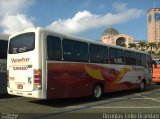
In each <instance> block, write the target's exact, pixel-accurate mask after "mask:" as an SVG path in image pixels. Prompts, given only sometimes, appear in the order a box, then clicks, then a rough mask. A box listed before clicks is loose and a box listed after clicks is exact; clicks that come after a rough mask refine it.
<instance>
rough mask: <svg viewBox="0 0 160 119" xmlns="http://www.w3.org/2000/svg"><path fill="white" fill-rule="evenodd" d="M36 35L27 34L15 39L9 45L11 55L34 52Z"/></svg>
mask: <svg viewBox="0 0 160 119" xmlns="http://www.w3.org/2000/svg"><path fill="white" fill-rule="evenodd" d="M34 47H35V33H25V34H21V35H18V36H16V37H13V38H12V39H10V43H9V54H17V53H23V52H28V51H32V50H34Z"/></svg>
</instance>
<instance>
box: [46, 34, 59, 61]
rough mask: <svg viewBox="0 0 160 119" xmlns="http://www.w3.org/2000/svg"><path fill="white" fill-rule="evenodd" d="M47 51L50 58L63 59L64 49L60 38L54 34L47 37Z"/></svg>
mask: <svg viewBox="0 0 160 119" xmlns="http://www.w3.org/2000/svg"><path fill="white" fill-rule="evenodd" d="M47 52H48V58H49V59H51V60H61V57H62V51H61V40H60V38H58V37H54V36H48V37H47Z"/></svg>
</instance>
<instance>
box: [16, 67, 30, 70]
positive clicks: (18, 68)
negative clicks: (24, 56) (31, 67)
mask: <svg viewBox="0 0 160 119" xmlns="http://www.w3.org/2000/svg"><path fill="white" fill-rule="evenodd" d="M27 69H28V66H22V67H13V70H27Z"/></svg>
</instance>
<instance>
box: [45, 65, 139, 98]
mask: <svg viewBox="0 0 160 119" xmlns="http://www.w3.org/2000/svg"><path fill="white" fill-rule="evenodd" d="M117 69H119V70H117ZM138 72H139V73H138ZM136 74H138V75H139V76H140V77H142V76H141V73H140V71H133V70H132V69H130V68H125V67H122V66H121V67H119V68H114V67H113V66H110V67H109V66H107V67H106V66H104V65H96V64H80V63H48V82H47V98H66V97H82V96H90V95H91V94H92V90H93V87H94V86H95V84H96V83H101V84H103V86H104V92H105V93H107V92H115V91H120V90H128V89H134V88H138V87H140V81H139V79H138V75H136Z"/></svg>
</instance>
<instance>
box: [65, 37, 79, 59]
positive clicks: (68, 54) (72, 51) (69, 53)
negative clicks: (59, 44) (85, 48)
mask: <svg viewBox="0 0 160 119" xmlns="http://www.w3.org/2000/svg"><path fill="white" fill-rule="evenodd" d="M75 57H76V47H75V42H74V41H72V40H68V39H63V58H64V60H68V61H74V60H75V59H76V58H75Z"/></svg>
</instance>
